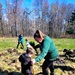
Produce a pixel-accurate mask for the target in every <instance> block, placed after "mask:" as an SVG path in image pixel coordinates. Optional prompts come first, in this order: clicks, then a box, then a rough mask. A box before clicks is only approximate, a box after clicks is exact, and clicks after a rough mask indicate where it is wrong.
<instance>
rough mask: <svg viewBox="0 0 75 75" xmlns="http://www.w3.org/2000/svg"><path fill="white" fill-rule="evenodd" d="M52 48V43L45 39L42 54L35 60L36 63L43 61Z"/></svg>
mask: <svg viewBox="0 0 75 75" xmlns="http://www.w3.org/2000/svg"><path fill="white" fill-rule="evenodd" d="M49 48H50V41H49V40H48V39H45V40H44V42H43V45H42V50H41V53H40V54H39V55H38V56H37V57H36V58H35V61H36V62H39V61H41V60H42V59H43V58H44V57H45V56H46V55H47V53H48V50H49Z"/></svg>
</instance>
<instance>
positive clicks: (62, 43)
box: [0, 37, 75, 51]
mask: <svg viewBox="0 0 75 75" xmlns="http://www.w3.org/2000/svg"><path fill="white" fill-rule="evenodd" d="M26 38H27V39H28V40H29V41H34V39H33V38H32V37H31V38H30V37H25V39H26ZM17 39H18V38H5V37H2V38H0V51H3V50H6V49H8V48H16V45H17ZM53 41H54V43H55V45H56V47H57V49H58V50H63V49H64V48H66V49H75V39H53ZM24 46H25V42H24ZM25 48H26V47H25Z"/></svg>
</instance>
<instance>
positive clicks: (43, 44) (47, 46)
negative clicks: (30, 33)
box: [32, 30, 58, 75]
mask: <svg viewBox="0 0 75 75" xmlns="http://www.w3.org/2000/svg"><path fill="white" fill-rule="evenodd" d="M34 39H35V40H36V41H37V42H38V43H39V45H38V46H36V47H39V48H40V51H41V52H40V54H39V55H38V56H37V57H36V58H35V59H32V62H33V64H34V63H36V62H39V61H41V60H42V59H45V60H44V62H43V65H42V71H43V75H49V72H48V68H49V69H50V75H55V74H54V65H53V62H54V61H55V60H56V58H57V57H58V50H57V48H56V47H55V44H54V42H53V40H52V39H51V38H50V37H49V36H47V35H45V34H43V33H42V32H41V31H40V30H36V32H35V34H34Z"/></svg>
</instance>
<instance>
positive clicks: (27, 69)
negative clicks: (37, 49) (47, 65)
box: [19, 48, 34, 75]
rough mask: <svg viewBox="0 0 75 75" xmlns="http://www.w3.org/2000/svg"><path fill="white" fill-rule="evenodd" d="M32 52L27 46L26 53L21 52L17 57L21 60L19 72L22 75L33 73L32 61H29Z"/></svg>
mask: <svg viewBox="0 0 75 75" xmlns="http://www.w3.org/2000/svg"><path fill="white" fill-rule="evenodd" d="M33 53H34V52H33V50H32V49H31V48H27V50H26V53H23V54H22V55H20V57H19V61H20V62H21V72H22V74H24V75H33V63H32V61H31V56H32V55H33Z"/></svg>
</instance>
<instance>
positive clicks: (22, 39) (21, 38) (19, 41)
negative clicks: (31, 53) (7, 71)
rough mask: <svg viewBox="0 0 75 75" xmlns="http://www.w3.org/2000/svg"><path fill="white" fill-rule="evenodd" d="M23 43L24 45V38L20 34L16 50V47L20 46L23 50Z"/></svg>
mask: <svg viewBox="0 0 75 75" xmlns="http://www.w3.org/2000/svg"><path fill="white" fill-rule="evenodd" d="M23 43H24V37H23V36H22V34H20V35H19V36H18V44H17V48H18V46H19V45H20V44H21V46H22V47H21V48H22V49H23V48H24V45H23Z"/></svg>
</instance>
